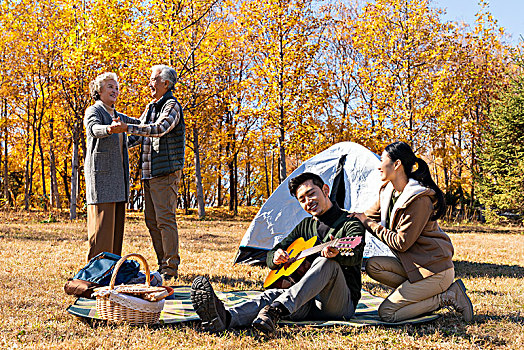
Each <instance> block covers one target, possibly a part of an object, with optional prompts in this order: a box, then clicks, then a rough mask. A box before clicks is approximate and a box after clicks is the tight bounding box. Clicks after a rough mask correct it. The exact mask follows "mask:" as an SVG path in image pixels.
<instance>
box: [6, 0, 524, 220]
mask: <svg viewBox="0 0 524 350" xmlns="http://www.w3.org/2000/svg"><path fill="white" fill-rule="evenodd" d="M480 5H481V6H480V7H481V10H480V11H479V13H478V14H477V16H476V22H475V25H474V26H468V25H466V24H462V23H455V22H447V21H446V22H445V21H443V19H442V10H440V9H438V8H435V7H434V6H433V4H432V2H431V1H428V0H421V1H410V0H376V1H374V2H370V3H367V2H364V1H360V2H357V1H312V0H259V1H238V0H211V1H209V0H206V1H203V0H148V1H135V0H132V1H123V0H104V1H100V0H84V1H70V0H53V1H50V0H42V1H29V0H17V1H13V0H3V1H0V28H2V30H1V31H0V141H1V145H2V152H1V153H0V169H1V172H0V174H1V178H0V189H1V191H0V197H1V198H0V201H1V204H2V206H3V207H10V208H23V209H25V210H30V209H35V208H39V209H45V210H50V209H53V208H58V209H62V208H67V207H68V208H69V210H70V216H71V218H74V217H76V215H77V210H79V209H80V210H82V208H84V207H85V183H84V179H83V171H82V167H83V159H84V156H85V130H84V126H83V116H84V111H85V109H86V108H87V107H88V106H89V105H90V104H92V101H91V100H90V97H89V93H88V84H89V82H90V81H91V80H92V79H93V78H94V77H95V76H97V75H98V74H101V73H103V72H106V71H109V72H115V73H116V74H117V75H118V77H119V83H120V90H121V93H120V97H119V100H118V101H117V105H116V108H117V110H118V111H119V112H122V113H125V114H127V115H129V116H132V117H139V116H140V114H141V112H142V111H143V109H144V108H145V106H146V104H147V103H148V102H149V100H150V97H149V91H148V88H147V82H148V77H149V75H150V67H151V66H152V65H155V64H168V65H170V66H172V67H174V68H175V69H176V70H177V72H178V75H179V81H178V83H177V84H176V87H175V96H176V97H177V98H178V100H179V101H180V102H181V104H182V106H183V108H184V117H185V121H186V130H187V135H186V140H187V141H186V145H187V147H186V164H185V168H184V171H183V176H182V180H181V184H180V198H179V199H180V200H179V205H180V207H183V208H185V209H186V210H189V209H190V208H198V215H199V216H200V217H203V216H205V208H206V207H209V206H223V205H228V206H229V210H230V211H231V213H232V214H236V213H237V211H238V206H239V205H247V206H250V205H255V206H257V205H260V204H262V203H263V202H264V200H265V199H267V198H268V197H269V196H270V194H271V193H272V191H273V190H274V189H275V188H276V187H277V186H278V184H279V183H280V182H281V181H283V179H285V178H286V176H287V175H289V174H290V173H291V172H292V171H293V169H294V168H296V167H297V166H298V165H300V164H301V163H302V162H303V161H305V160H306V159H308V158H310V157H311V156H313V155H315V154H317V153H319V152H320V151H322V150H324V149H326V148H328V147H330V146H331V145H333V144H334V143H337V142H341V141H353V142H357V143H359V144H361V145H363V146H365V147H367V148H369V149H371V150H372V151H373V152H375V153H377V154H380V153H381V152H382V150H383V148H384V147H385V146H386V145H387V144H389V143H391V142H393V141H395V140H403V141H406V142H408V143H409V144H411V145H412V147H413V148H414V150H415V151H416V153H417V154H418V155H419V156H421V157H423V158H424V159H425V160H426V161H427V162H428V163H429V165H430V168H431V171H432V173H433V175H434V178H435V180H436V182H437V183H438V185H439V186H440V187H441V188H442V189H443V190H444V192H445V193H446V200H447V202H448V205H449V210H448V217H467V218H471V217H473V216H474V215H473V214H474V213H477V214H478V212H476V211H475V209H478V208H479V207H480V205H482V204H484V205H490V206H491V205H494V207H496V203H495V204H494V203H493V201H492V202H489V200H490V198H492V197H493V193H492V192H490V191H489V189H488V190H486V187H484V188H483V187H482V181H486V179H488V180H489V181H491V182H492V183H493V182H496V177H493V176H491V177H490V174H491V173H490V172H489V171H486V167H485V166H483V164H486V162H485V160H486V159H487V158H486V157H485V156H484V158H483V152H484V151H485V149H486V148H488V147H490V146H489V144H488V143H486V139H488V141H489V140H493V138H496V137H497V136H496V135H495V134H494V133H493V128H492V125H493V120H492V119H491V118H493V117H492V115H493V112H492V111H493V110H494V108H493V106H496V105H497V103H498V102H499V101H500V100H501V99H503V96H504V94H507V93H508V91H511V89H512V86H514V81H516V80H518V79H519V77H520V75H521V73H522V70H521V65H520V64H519V62H520V58H521V57H522V54H521V51H520V48H521V45H517V46H512V45H509V44H506V40H505V34H504V30H503V28H500V27H499V26H498V25H497V22H496V20H495V19H494V18H493V17H492V16H491V14H490V13H489V10H488V6H487V3H486V1H485V0H481V1H480ZM512 84H513V85H512ZM510 129H511V126H510ZM138 157H139V150H138V149H133V150H132V151H131V154H130V161H131V167H130V168H131V189H132V191H131V200H130V203H129V207H130V208H134V209H141V208H142V205H143V202H142V196H141V184H140V176H139V169H138ZM483 159H484V163H483ZM506 161H507V159H506ZM491 175H493V174H491ZM519 179H520V177H519ZM519 181H520V182H522V181H521V180H519ZM519 181H517V182H519ZM516 186H517V187H518V186H519V184H517V185H516ZM483 198H484V199H483ZM500 207H501V209H512V208H502V207H503V206H500Z"/></svg>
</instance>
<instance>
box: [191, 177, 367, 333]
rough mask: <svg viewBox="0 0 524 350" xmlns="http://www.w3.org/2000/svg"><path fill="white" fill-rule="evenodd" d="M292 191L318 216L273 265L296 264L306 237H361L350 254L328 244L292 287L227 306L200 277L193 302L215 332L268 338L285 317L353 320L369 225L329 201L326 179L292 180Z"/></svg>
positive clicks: (274, 255)
mask: <svg viewBox="0 0 524 350" xmlns="http://www.w3.org/2000/svg"><path fill="white" fill-rule="evenodd" d="M289 191H290V193H291V195H293V196H294V197H296V198H297V199H298V201H299V203H300V206H301V207H302V208H303V209H304V210H305V211H306V212H307V213H309V214H311V215H312V217H307V218H305V219H304V220H302V221H301V222H300V223H299V224H298V225H297V226H296V227H295V228H294V229H293V231H291V233H290V234H289V235H288V236H287V237H286V238H284V240H283V241H282V242H280V243H278V244H277V245H276V246H275V247H274V248H273V249H272V250H271V251H269V252H268V254H267V266H268V267H269V268H270V269H272V270H276V269H279V268H281V267H283V266H285V265H286V263H289V262H290V260H291V259H290V256H289V254H288V253H287V252H286V249H287V248H288V247H289V246H290V245H291V244H292V243H293V242H295V241H296V240H297V239H299V238H300V237H302V238H303V239H304V240H309V239H311V238H312V237H313V236H317V242H318V243H317V244H320V243H323V242H327V241H330V240H332V239H333V238H341V237H361V238H360V239H362V242H361V243H360V244H359V245H358V246H356V247H355V248H354V249H353V251H352V254H351V255H350V256H342V254H340V252H339V250H338V249H337V248H335V247H331V246H326V247H325V248H323V249H322V251H321V252H320V255H319V254H316V255H312V256H309V257H308V258H306V259H308V260H309V261H310V262H311V266H310V268H309V269H308V270H307V272H306V273H305V275H304V276H303V277H302V278H301V279H300V280H299V281H298V282H297V283H296V284H294V285H292V286H291V287H290V288H288V289H277V288H272V289H267V290H266V291H264V293H262V294H261V295H260V297H258V298H256V299H254V300H250V301H247V302H244V303H242V304H239V305H236V306H234V307H231V308H227V309H226V308H225V306H224V304H223V303H222V302H221V301H220V300H219V299H218V298H217V296H216V295H215V293H214V291H213V288H212V286H211V284H210V282H209V280H208V279H207V278H206V277H204V276H199V277H197V278H196V279H195V280H194V281H193V285H192V286H191V301H192V303H193V307H194V309H195V311H196V312H197V314H198V316H200V319H201V320H202V326H203V328H204V329H205V330H207V331H210V332H220V331H223V330H225V329H226V328H232V327H242V326H249V325H252V326H253V327H254V328H256V329H257V330H259V331H262V332H264V333H266V334H271V333H274V332H275V328H276V324H277V322H278V320H279V319H280V318H285V319H288V320H294V321H299V320H306V319H307V320H336V319H349V318H350V317H351V316H353V314H354V313H355V308H356V306H357V304H358V301H359V299H360V289H361V286H362V280H361V276H360V268H361V264H362V255H363V251H364V232H365V229H364V226H363V225H362V224H361V222H360V221H359V220H357V219H354V218H350V217H348V215H347V212H345V211H343V210H341V209H340V208H339V207H338V205H337V204H336V203H333V202H331V200H330V199H329V186H328V185H327V184H324V181H322V178H320V176H318V175H316V174H313V173H308V172H306V173H303V174H301V175H299V176H297V177H295V178H293V179H291V181H290V182H289Z"/></svg>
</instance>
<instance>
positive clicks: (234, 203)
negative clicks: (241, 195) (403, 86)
mask: <svg viewBox="0 0 524 350" xmlns="http://www.w3.org/2000/svg"><path fill="white" fill-rule="evenodd" d="M237 159H238V156H237V153H235V156H234V158H233V168H234V171H233V172H234V178H235V187H234V189H235V191H234V198H233V215H234V216H237V215H238V163H237Z"/></svg>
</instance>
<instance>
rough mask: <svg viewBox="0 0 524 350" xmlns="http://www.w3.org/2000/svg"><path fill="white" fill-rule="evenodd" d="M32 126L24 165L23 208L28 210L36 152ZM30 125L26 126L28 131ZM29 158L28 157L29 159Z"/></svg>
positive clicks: (34, 133)
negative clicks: (30, 141)
mask: <svg viewBox="0 0 524 350" xmlns="http://www.w3.org/2000/svg"><path fill="white" fill-rule="evenodd" d="M31 126H33V128H32V129H33V144H32V150H31V157H29V145H27V151H26V155H27V161H26V167H25V196H24V209H25V210H29V208H30V207H31V197H32V196H33V167H34V162H35V153H36V132H35V130H34V129H35V128H34V124H32V125H31ZM31 126H29V127H28V132H30V131H31ZM29 158H30V159H29Z"/></svg>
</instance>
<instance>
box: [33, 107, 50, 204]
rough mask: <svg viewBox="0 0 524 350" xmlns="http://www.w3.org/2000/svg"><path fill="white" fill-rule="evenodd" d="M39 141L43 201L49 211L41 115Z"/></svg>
mask: <svg viewBox="0 0 524 350" xmlns="http://www.w3.org/2000/svg"><path fill="white" fill-rule="evenodd" d="M36 130H37V132H36V134H37V142H38V150H39V151H40V176H41V177H42V179H41V180H42V203H43V205H44V210H45V211H47V209H48V206H47V202H48V200H49V197H48V196H47V185H46V176H45V157H44V148H43V147H42V133H41V132H42V116H40V119H39V121H38V127H37V129H36Z"/></svg>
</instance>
